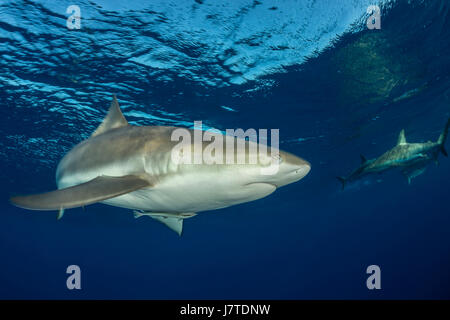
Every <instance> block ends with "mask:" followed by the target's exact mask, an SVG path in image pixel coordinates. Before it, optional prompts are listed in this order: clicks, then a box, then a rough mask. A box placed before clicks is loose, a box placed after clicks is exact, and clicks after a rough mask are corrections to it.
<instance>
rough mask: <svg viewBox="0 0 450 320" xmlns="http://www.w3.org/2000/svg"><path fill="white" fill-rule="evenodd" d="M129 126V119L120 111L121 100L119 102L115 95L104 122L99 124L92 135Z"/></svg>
mask: <svg viewBox="0 0 450 320" xmlns="http://www.w3.org/2000/svg"><path fill="white" fill-rule="evenodd" d="M126 126H128V121H127V119H125V117H124V116H123V114H122V111H120V107H119V102H117V98H116V96H115V95H113V99H112V101H111V106H110V107H109V110H108V114H107V115H106V117H105V118H104V119H103V121H102V123H101V124H100V125H99V126H98V128H97V129H96V130H95V131H94V133H93V134H92V135H91V137H95V136H97V135H99V134H102V133H104V132H106V131H109V130H111V129H115V128H120V127H126Z"/></svg>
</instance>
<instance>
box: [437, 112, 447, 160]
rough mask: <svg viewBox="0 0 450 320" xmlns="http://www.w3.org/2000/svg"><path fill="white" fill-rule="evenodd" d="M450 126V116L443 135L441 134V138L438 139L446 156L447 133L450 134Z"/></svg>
mask: <svg viewBox="0 0 450 320" xmlns="http://www.w3.org/2000/svg"><path fill="white" fill-rule="evenodd" d="M449 127H450V118H449V119H448V120H447V123H446V124H445V127H444V130H443V131H442V133H441V135H440V136H439V139H438V141H437V143H438V144H439V145H440V147H441V152H442V154H443V155H444V156H446V157H448V154H447V151H446V150H445V146H444V144H445V140H447V134H448V129H449Z"/></svg>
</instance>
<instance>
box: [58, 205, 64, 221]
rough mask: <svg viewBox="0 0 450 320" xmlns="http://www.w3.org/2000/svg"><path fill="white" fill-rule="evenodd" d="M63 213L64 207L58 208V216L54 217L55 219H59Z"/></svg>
mask: <svg viewBox="0 0 450 320" xmlns="http://www.w3.org/2000/svg"><path fill="white" fill-rule="evenodd" d="M63 215H64V208H60V209H59V211H58V216H57V217H56V220H61V218H62V217H63Z"/></svg>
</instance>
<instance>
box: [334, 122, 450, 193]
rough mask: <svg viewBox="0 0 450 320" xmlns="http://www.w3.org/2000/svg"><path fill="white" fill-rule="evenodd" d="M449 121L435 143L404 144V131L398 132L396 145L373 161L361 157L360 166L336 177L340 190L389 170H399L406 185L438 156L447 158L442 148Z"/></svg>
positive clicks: (436, 160) (436, 159)
mask: <svg viewBox="0 0 450 320" xmlns="http://www.w3.org/2000/svg"><path fill="white" fill-rule="evenodd" d="M449 125H450V119H448V120H447V123H446V125H445V127H444V130H443V131H442V133H441V135H440V136H439V139H438V140H437V141H436V142H432V141H428V142H424V143H409V142H406V138H405V130H404V129H403V130H402V131H400V134H399V136H398V140H397V145H396V146H395V147H393V148H392V149H390V150H388V151H387V152H385V153H383V154H382V155H381V156H379V157H378V158H375V159H370V160H367V159H366V158H365V157H364V156H363V155H361V165H360V166H359V167H358V168H357V169H355V170H354V171H353V172H351V173H350V174H349V175H348V176H347V177H337V179H338V180H339V181H340V182H341V183H342V189H344V188H345V185H346V183H347V182H351V181H355V180H359V179H361V178H363V177H365V176H367V175H369V174H373V173H382V172H385V171H387V170H390V169H394V168H399V169H400V170H401V172H402V173H403V175H404V176H405V177H406V178H407V179H408V184H409V183H411V180H412V179H413V178H415V177H417V176H418V175H420V174H422V173H423V172H424V171H425V169H426V167H427V165H428V164H429V163H430V162H431V161H435V162H436V164H438V156H439V154H440V153H442V154H443V155H444V156H446V157H447V156H448V154H447V151H446V150H445V148H444V144H445V140H446V139H447V134H448V129H449Z"/></svg>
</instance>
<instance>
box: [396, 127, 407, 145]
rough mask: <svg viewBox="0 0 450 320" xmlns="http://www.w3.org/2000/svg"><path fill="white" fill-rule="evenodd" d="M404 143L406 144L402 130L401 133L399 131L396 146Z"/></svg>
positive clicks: (403, 130)
mask: <svg viewBox="0 0 450 320" xmlns="http://www.w3.org/2000/svg"><path fill="white" fill-rule="evenodd" d="M405 143H406V138H405V129H402V131H400V134H399V135H398V140H397V145H399V144H405Z"/></svg>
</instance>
